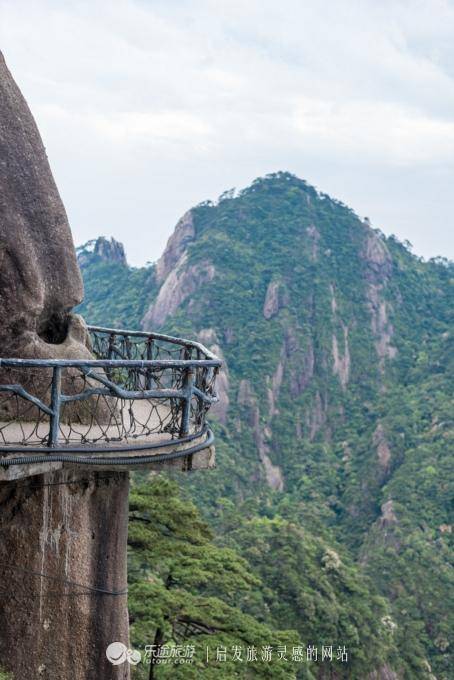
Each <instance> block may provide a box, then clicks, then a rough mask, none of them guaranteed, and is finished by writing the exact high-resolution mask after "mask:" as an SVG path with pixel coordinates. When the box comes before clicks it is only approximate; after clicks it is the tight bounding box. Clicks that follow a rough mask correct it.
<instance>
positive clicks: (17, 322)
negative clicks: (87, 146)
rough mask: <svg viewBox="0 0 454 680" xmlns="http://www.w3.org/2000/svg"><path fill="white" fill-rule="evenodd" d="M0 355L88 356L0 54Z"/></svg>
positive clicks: (73, 287) (19, 104)
mask: <svg viewBox="0 0 454 680" xmlns="http://www.w3.org/2000/svg"><path fill="white" fill-rule="evenodd" d="M0 158H1V163H0V296H1V305H0V347H1V353H2V356H9V357H22V358H31V357H32V358H50V357H53V358H57V357H61V358H63V357H66V358H67V357H74V358H82V357H89V356H90V354H89V352H88V350H87V349H86V347H85V342H86V334H85V333H83V329H82V326H81V323H80V321H79V320H76V319H75V318H74V316H73V315H72V313H71V309H72V308H73V307H75V306H76V305H77V304H78V303H79V302H81V300H82V297H83V286H82V279H81V276H80V272H79V268H78V265H77V260H76V253H75V250H74V245H73V240H72V236H71V231H70V229H69V224H68V219H67V217H66V212H65V209H64V206H63V203H62V201H61V199H60V196H59V194H58V190H57V187H56V186H55V182H54V180H53V177H52V174H51V171H50V168H49V163H48V160H47V157H46V153H45V150H44V146H43V143H42V141H41V138H40V135H39V132H38V129H37V127H36V124H35V122H34V120H33V117H32V115H31V113H30V110H29V108H28V106H27V103H26V102H25V99H24V98H23V96H22V94H21V92H20V91H19V88H18V87H17V85H16V84H15V82H14V80H13V79H12V77H11V74H10V72H9V71H8V69H7V67H6V64H5V61H4V59H3V56H2V55H1V54H0Z"/></svg>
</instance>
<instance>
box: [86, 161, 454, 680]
mask: <svg viewBox="0 0 454 680" xmlns="http://www.w3.org/2000/svg"><path fill="white" fill-rule="evenodd" d="M90 250H92V248H86V249H84V248H82V249H81V250H80V256H81V257H82V260H81V262H82V269H83V274H84V279H85V286H86V299H85V302H84V304H83V305H82V308H81V312H82V313H83V314H84V316H85V317H86V318H87V320H88V321H89V322H92V323H101V324H105V325H109V324H113V323H115V324H116V325H117V326H129V327H138V326H142V327H143V328H145V329H153V330H163V331H166V332H173V333H175V334H178V335H188V336H191V337H194V336H197V337H198V338H199V339H200V340H201V341H202V342H203V343H204V344H206V345H208V346H209V347H210V348H212V349H214V350H215V351H216V352H218V353H219V354H221V355H222V357H223V358H224V360H225V369H224V371H223V374H222V376H221V380H220V382H219V388H220V396H221V403H220V405H219V406H218V407H217V414H216V420H217V422H216V424H215V429H216V435H217V461H218V467H217V469H216V470H215V471H213V472H212V473H211V472H210V473H207V474H205V473H204V474H199V475H193V476H191V477H190V479H189V480H186V479H181V480H179V483H180V486H182V487H183V492H184V493H185V494H189V495H190V496H191V497H192V498H193V499H194V500H195V502H196V504H197V506H198V508H199V510H200V511H201V512H202V514H203V515H204V516H205V518H206V520H207V521H208V522H209V524H210V525H211V527H212V530H213V531H214V532H215V542H216V543H217V544H218V545H219V546H223V547H225V548H231V549H233V550H234V551H235V553H236V554H239V555H241V557H242V558H244V559H246V560H247V562H248V563H249V565H250V569H251V573H253V575H254V576H255V577H256V578H257V579H258V582H259V583H257V584H256V585H255V586H251V589H250V592H249V594H248V596H247V597H243V598H241V597H239V598H238V600H237V601H236V603H235V606H237V607H239V608H241V610H242V612H243V613H244V614H246V615H251V616H253V617H255V619H256V620H257V621H261V622H262V623H263V624H265V625H267V626H270V627H271V628H274V629H289V628H291V629H294V630H296V631H297V633H298V635H299V636H300V638H302V639H303V640H304V642H306V643H311V644H317V643H318V644H319V645H320V644H322V643H323V642H324V641H325V642H327V641H328V640H332V642H333V643H334V644H336V645H337V644H345V645H346V646H347V647H349V649H350V650H351V657H350V661H349V667H348V669H347V668H345V667H344V666H342V664H337V666H335V668H336V670H335V673H336V675H334V676H330V675H329V672H331V671H329V669H328V667H324V666H322V665H321V664H317V663H312V664H306V665H305V666H304V668H301V669H299V670H297V671H295V672H297V673H299V675H298V676H297V677H346V678H358V679H360V678H364V677H367V676H368V675H370V674H372V675H370V677H383V678H409V679H413V678H438V679H442V678H443V679H445V680H447V679H448V678H449V677H451V674H452V667H453V665H452V664H453V657H452V645H453V641H452V637H450V636H451V635H452V630H453V628H454V626H453V620H452V616H453V615H452V611H453V606H452V604H453V602H452V601H453V572H452V556H453V552H452V526H453V518H452V514H449V513H452V492H453V488H454V484H453V467H454V466H453V463H452V447H453V417H452V414H453V382H454V378H453V375H454V372H453V340H452V330H453V289H454V285H453V283H454V268H453V265H452V263H449V262H447V261H444V260H441V259H438V260H432V261H429V262H425V261H422V260H421V259H419V258H417V257H416V256H414V255H412V253H411V252H410V250H409V248H408V247H407V246H406V245H404V244H401V243H400V242H399V241H397V240H396V239H395V238H393V237H390V238H385V237H384V236H383V234H381V233H380V232H378V231H377V230H374V229H372V228H371V226H370V225H369V222H368V220H367V219H365V220H361V219H359V218H358V216H357V215H355V213H354V212H353V211H352V210H350V209H349V208H348V207H346V206H345V205H343V204H342V203H340V202H338V201H335V200H333V199H331V198H330V197H328V196H326V195H324V194H320V193H318V192H317V191H316V190H315V189H314V188H313V187H311V186H310V185H308V184H307V183H306V182H304V181H302V180H300V179H298V178H296V177H295V176H293V175H290V174H288V173H277V174H274V175H270V176H267V177H265V178H261V179H258V180H256V181H255V182H254V183H253V184H252V185H251V186H250V187H249V188H247V189H245V190H244V191H242V192H240V193H239V194H238V195H234V193H233V192H227V193H226V194H224V195H223V196H221V197H220V199H219V201H218V202H217V203H215V204H213V203H210V202H206V203H203V204H200V205H199V206H197V207H195V208H193V209H192V210H190V211H189V212H188V213H186V215H185V216H184V217H183V218H182V220H180V222H179V223H178V225H177V227H176V229H175V232H174V234H173V236H172V237H171V238H170V240H169V243H168V245H167V248H166V251H165V253H164V254H163V256H162V257H161V258H160V260H159V261H158V262H157V263H156V265H154V266H150V267H145V268H143V269H139V270H137V269H132V268H129V267H128V266H127V264H126V263H125V262H118V261H113V260H112V259H109V257H106V256H105V253H104V256H103V255H102V253H101V254H100V253H99V252H98V253H95V252H89V251H90ZM98 250H99V249H98ZM450 502H451V503H450ZM332 668H334V666H333V667H331V670H332ZM292 672H293V671H292ZM374 672H377V673H378V675H373V673H374ZM305 674H306V675H305ZM162 677H165V676H164V675H163V676H162ZM182 677H186V676H182ZM187 677H191V676H189V675H188V676H187ZM206 677H209V676H208V675H207V676H206ZM220 677H222V676H220ZM226 677H227V676H226ZM231 677H235V676H231ZM238 677H247V676H241V675H238ZM288 677H294V676H293V675H290V670H289V675H288Z"/></svg>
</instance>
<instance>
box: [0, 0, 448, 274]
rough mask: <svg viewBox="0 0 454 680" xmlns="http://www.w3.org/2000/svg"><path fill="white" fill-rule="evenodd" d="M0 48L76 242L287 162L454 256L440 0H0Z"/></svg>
mask: <svg viewBox="0 0 454 680" xmlns="http://www.w3.org/2000/svg"><path fill="white" fill-rule="evenodd" d="M0 46H1V49H2V50H3V52H4V54H5V57H6V59H7V62H8V65H9V67H10V69H11V70H12V72H13V75H14V77H15V78H16V80H17V82H18V84H19V86H20V87H21V89H22V91H23V93H24V95H25V96H26V98H27V100H28V102H29V104H30V106H31V108H32V111H33V113H34V115H35V118H36V120H37V122H38V125H39V127H40V130H41V134H42V136H43V138H44V143H45V145H46V147H47V151H48V155H49V158H50V161H51V165H52V169H53V171H54V175H55V177H56V180H57V184H58V186H59V188H60V192H61V194H62V197H63V200H64V202H65V205H66V208H67V211H68V214H69V218H70V222H71V225H72V229H73V233H74V237H75V241H76V243H78V244H80V243H82V242H84V241H86V240H88V239H90V238H94V237H95V236H97V235H100V234H104V235H106V236H110V235H113V236H114V237H115V238H117V239H118V240H121V241H123V242H124V243H125V245H126V249H127V254H128V258H129V260H130V262H131V263H133V264H142V263H144V262H145V261H147V260H151V261H153V260H155V259H156V258H157V257H158V256H159V255H160V253H161V252H162V249H163V246H164V244H165V242H166V240H167V238H168V236H169V235H170V233H171V231H172V229H173V227H174V225H175V223H176V221H177V220H178V218H179V217H180V216H181V215H182V214H183V213H184V212H185V211H186V210H187V209H188V208H189V207H191V206H192V205H195V204H197V203H199V202H200V201H203V200H206V199H215V198H216V197H217V196H218V195H219V194H220V193H222V192H223V191H224V190H225V189H230V188H231V187H237V188H242V187H244V186H246V185H248V184H249V183H250V182H251V180H253V179H254V178H255V177H257V176H259V175H264V174H267V173H269V172H275V171H277V170H289V171H290V172H293V173H295V174H297V175H298V176H299V177H302V178H304V179H306V180H307V181H308V182H310V183H311V184H314V185H315V186H316V187H317V188H319V189H320V190H321V191H324V192H326V193H329V194H331V195H332V196H334V197H336V198H338V199H340V200H342V201H344V202H345V203H347V204H349V205H350V206H351V207H352V208H353V209H354V210H356V212H357V213H358V214H359V215H361V216H365V215H367V216H369V217H370V219H371V221H372V224H373V226H376V227H379V228H381V229H382V230H383V231H384V232H385V233H387V234H390V233H395V234H397V235H398V236H399V237H400V238H401V239H408V240H409V241H411V242H412V243H413V244H414V251H415V252H416V253H418V254H420V255H424V256H426V257H431V256H434V255H445V256H449V257H454V220H453V214H454V172H453V171H454V2H452V1H450V0H408V1H403V0H402V1H400V0H380V1H377V0H362V1H360V0H329V1H324V0H280V1H279V2H276V0H272V1H268V0H162V1H159V0H107V1H104V0H91V1H90V2H84V1H83V0H77V1H76V0H64V1H61V0H40V1H39V2H36V1H31V0H28V1H26V0H0Z"/></svg>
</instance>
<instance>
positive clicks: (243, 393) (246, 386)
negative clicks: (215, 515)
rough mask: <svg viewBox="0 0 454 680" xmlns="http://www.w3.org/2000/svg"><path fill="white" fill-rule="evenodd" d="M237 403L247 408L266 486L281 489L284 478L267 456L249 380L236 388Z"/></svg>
mask: <svg viewBox="0 0 454 680" xmlns="http://www.w3.org/2000/svg"><path fill="white" fill-rule="evenodd" d="M237 400H238V404H239V405H240V406H245V407H246V408H248V409H249V424H250V426H251V427H252V431H253V434H254V441H255V445H256V447H257V452H258V454H259V458H260V461H261V463H262V465H263V469H264V472H265V478H266V481H267V483H268V486H269V487H270V488H271V489H273V490H274V491H282V490H283V488H284V478H283V475H282V470H281V469H280V467H279V466H278V465H274V464H273V463H272V461H271V458H270V456H269V454H270V449H269V446H268V444H267V443H266V438H267V437H266V432H265V429H266V428H262V426H261V422H260V409H259V405H258V402H257V397H256V395H255V393H254V390H253V389H252V387H251V383H250V382H249V380H241V382H240V385H239V388H238V397H237Z"/></svg>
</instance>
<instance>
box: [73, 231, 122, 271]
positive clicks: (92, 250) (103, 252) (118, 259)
mask: <svg viewBox="0 0 454 680" xmlns="http://www.w3.org/2000/svg"><path fill="white" fill-rule="evenodd" d="M77 259H78V262H79V265H80V267H84V266H86V265H87V264H89V263H91V261H92V260H93V259H95V260H98V261H99V260H100V261H102V262H110V263H114V264H120V265H123V266H127V264H128V262H127V260H126V253H125V248H124V245H123V244H122V243H120V242H119V241H116V240H115V239H114V238H113V237H111V238H110V239H108V238H106V237H105V236H99V237H98V238H97V239H92V240H91V241H87V243H84V244H83V245H82V246H79V247H78V248H77Z"/></svg>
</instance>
